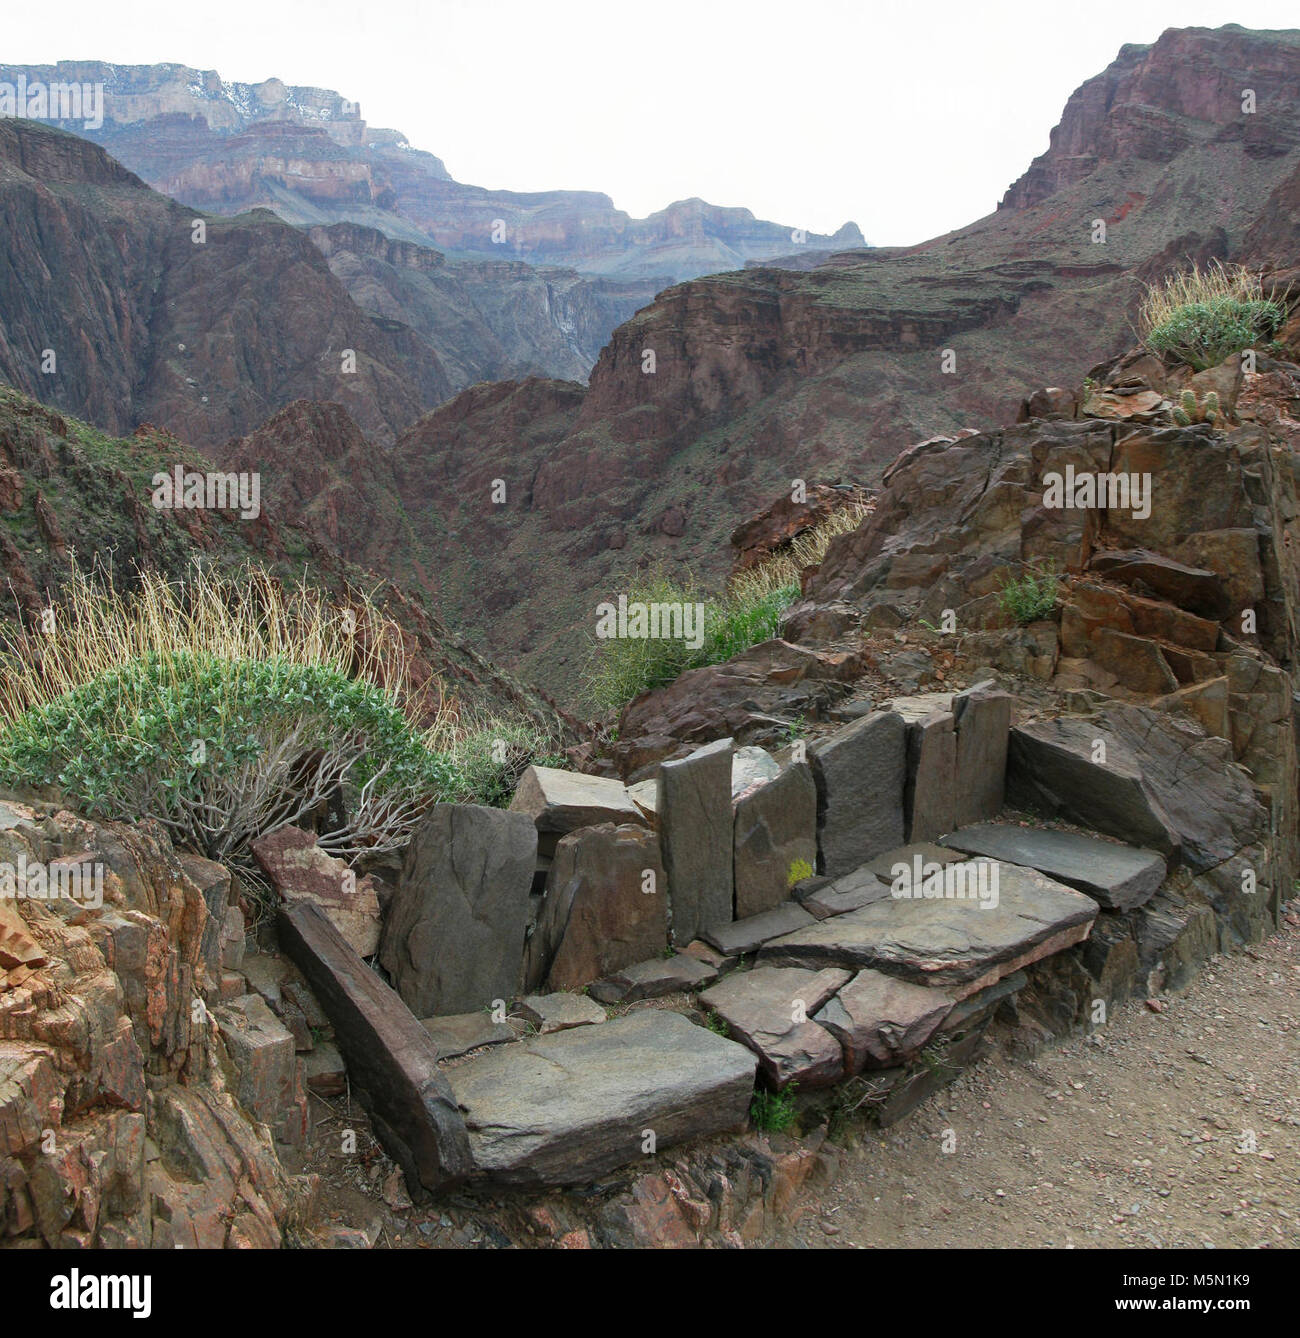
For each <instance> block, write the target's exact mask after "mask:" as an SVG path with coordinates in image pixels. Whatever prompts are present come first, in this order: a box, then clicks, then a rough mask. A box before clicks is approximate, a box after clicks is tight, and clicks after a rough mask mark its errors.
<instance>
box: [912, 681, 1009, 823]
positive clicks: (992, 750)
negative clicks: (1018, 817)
mask: <svg viewBox="0 0 1300 1338" xmlns="http://www.w3.org/2000/svg"><path fill="white" fill-rule="evenodd" d="M952 714H953V720H954V722H955V725H956V729H957V780H956V798H955V803H954V805H953V821H954V824H955V825H956V826H958V827H965V826H968V825H969V824H970V823H972V822H984V821H986V820H987V819H988V818H993V817H996V816H997V815H998V813H1000V812H1001V810H1002V802H1003V796H1004V790H1005V784H1006V770H1007V744H1008V739H1009V735H1010V729H1011V696H1010V694H1009V693H1006V692H999V691H998V690H997V688H996V686H995V685H994V684H993V683H992V682H988V683H977V684H976V685H975V686H974V687H971V688H967V689H966V691H965V692H959V693H957V694H956V696H954V697H953V699H952ZM895 844H898V843H897V842H895Z"/></svg>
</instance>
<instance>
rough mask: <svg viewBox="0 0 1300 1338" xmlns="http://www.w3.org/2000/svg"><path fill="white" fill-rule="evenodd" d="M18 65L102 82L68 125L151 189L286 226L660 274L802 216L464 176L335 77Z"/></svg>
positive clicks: (850, 229) (765, 247)
mask: <svg viewBox="0 0 1300 1338" xmlns="http://www.w3.org/2000/svg"><path fill="white" fill-rule="evenodd" d="M20 73H21V74H23V75H25V77H26V78H27V79H28V80H29V81H33V80H41V81H44V82H46V83H48V82H51V81H72V80H75V81H77V82H84V83H91V84H95V83H102V84H103V85H104V91H105V101H106V106H105V115H104V122H103V125H102V126H100V127H96V128H90V127H87V126H83V125H80V124H77V123H74V122H67V123H65V124H66V128H67V129H69V130H73V131H76V132H77V133H84V134H87V135H90V136H91V137H92V138H94V139H95V140H96V141H97V142H98V143H100V144H102V145H103V146H104V147H105V148H106V149H108V151H109V152H110V153H112V154H113V156H114V157H116V158H119V159H120V160H121V161H122V162H124V163H125V164H126V165H127V166H128V167H130V168H131V170H132V171H134V172H138V173H139V174H140V175H141V176H142V177H143V178H144V179H145V180H146V181H148V182H149V184H150V185H152V186H153V187H155V189H157V190H160V191H162V192H163V193H164V194H167V195H170V196H173V197H175V198H176V199H178V200H181V201H182V202H184V203H185V204H187V205H190V206H191V207H193V208H196V209H204V210H210V211H212V212H216V213H240V212H242V211H244V210H247V209H252V208H256V207H264V208H267V209H272V210H274V211H275V212H276V213H278V214H279V215H280V216H281V217H283V218H284V219H286V220H287V221H289V222H291V223H299V224H304V225H311V224H329V223H337V222H344V221H346V222H352V223H360V224H363V225H366V226H369V227H374V228H378V229H379V230H380V231H382V232H384V233H385V234H386V235H388V236H390V237H394V238H398V239H404V240H408V241H416V242H420V243H422V244H423V245H426V246H432V247H436V248H438V249H440V250H449V251H455V252H465V253H467V254H469V255H473V256H478V257H480V258H483V257H487V258H491V259H493V260H501V259H505V258H510V259H515V260H526V261H527V262H529V263H530V264H534V265H545V266H560V267H565V268H572V269H576V270H579V271H581V272H582V273H584V274H593V275H609V276H612V277H618V278H620V279H624V280H640V281H653V282H654V283H655V285H656V286H657V287H663V286H664V285H665V284H666V283H671V282H673V281H676V280H681V279H687V278H693V277H695V276H696V275H699V274H710V273H713V272H715V271H718V270H724V269H735V268H739V267H740V266H742V265H743V264H744V263H745V262H746V261H747V260H752V259H766V258H769V257H772V256H777V255H781V254H783V253H785V252H788V251H789V250H790V249H791V244H792V236H793V231H794V227H795V225H794V224H778V223H769V222H765V221H763V220H761V219H756V218H755V217H754V216H753V214H752V213H750V211H749V210H748V209H724V208H719V207H718V206H716V205H711V204H708V203H706V202H705V201H703V200H698V199H692V200H679V201H677V202H675V203H673V204H670V205H669V206H668V207H667V208H665V209H662V210H660V211H659V212H657V213H654V214H651V215H650V216H649V217H648V218H644V219H634V218H631V217H629V216H628V215H627V214H626V213H624V212H623V211H622V210H620V209H616V208H615V207H614V202H613V201H612V200H611V199H610V198H609V197H608V196H607V195H601V194H598V193H596V192H592V191H558V190H557V191H539V192H533V193H529V194H522V193H519V192H514V191H493V190H484V189H483V188H481V187H478V186H469V185H463V184H461V183H459V182H456V181H453V180H452V179H451V177H450V176H449V175H448V173H447V170H446V168H445V167H444V166H443V164H442V162H441V160H440V159H438V158H435V157H434V156H433V155H432V154H430V153H424V152H421V151H417V150H415V149H413V148H412V147H411V145H410V144H409V143H408V141H407V139H406V137H405V136H404V135H402V134H401V133H399V132H397V131H394V130H379V129H374V128H372V127H370V126H369V125H367V123H366V122H365V120H364V119H362V115H361V108H360V106H359V105H358V104H356V103H353V102H349V101H348V100H347V99H345V98H343V97H341V96H340V95H339V94H338V93H335V92H332V91H329V90H325V89H318V88H301V87H290V86H288V85H286V84H284V83H282V82H281V81H280V80H278V79H268V80H266V81H265V82H264V83H261V84H240V83H230V82H227V81H225V80H223V79H222V78H221V77H220V76H219V75H218V74H217V73H216V71H214V70H195V69H190V68H188V67H186V66H183V65H152V66H145V65H110V64H107V63H104V62H99V61H61V62H60V63H59V64H58V65H57V66H40V67H23V69H22V70H21V71H19V70H17V69H7V68H6V67H0V79H9V78H16V77H17V75H18V74H20ZM799 242H800V245H801V247H807V248H808V249H811V250H816V249H818V248H821V249H826V248H831V247H848V246H862V245H864V244H865V243H864V242H863V239H862V234H861V233H860V232H859V231H858V229H857V226H856V225H855V224H853V223H846V224H845V225H844V226H843V227H842V228H841V229H840V230H839V231H838V232H836V233H835V235H834V236H831V237H828V236H822V235H819V234H812V233H809V234H806V235H802V236H800V238H799ZM609 328H611V329H612V328H613V327H612V326H611V327H609ZM605 333H608V330H606V332H605ZM551 371H552V373H555V372H561V371H563V369H561V368H552V369H551Z"/></svg>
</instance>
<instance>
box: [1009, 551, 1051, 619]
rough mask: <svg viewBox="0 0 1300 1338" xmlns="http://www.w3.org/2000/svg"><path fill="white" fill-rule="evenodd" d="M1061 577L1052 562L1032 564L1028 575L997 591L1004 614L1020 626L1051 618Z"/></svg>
mask: <svg viewBox="0 0 1300 1338" xmlns="http://www.w3.org/2000/svg"><path fill="white" fill-rule="evenodd" d="M1060 583H1061V577H1060V576H1059V575H1058V574H1057V571H1056V568H1055V565H1054V564H1053V563H1051V562H1044V563H1030V564H1029V566H1028V567H1027V568H1026V569H1025V574H1024V575H1023V576H1020V577H1012V578H1010V579H1008V580H1007V581H1006V582H1005V583H1004V584H1003V586H1002V589H1001V590H1000V591H999V592H998V604H999V605H1000V606H1001V608H1002V611H1003V612H1004V613H1006V614H1007V615H1009V616H1010V617H1011V618H1014V619H1015V621H1016V622H1017V623H1019V624H1020V626H1021V627H1024V626H1025V625H1026V624H1027V623H1033V622H1038V621H1039V619H1041V618H1046V617H1049V616H1050V615H1051V612H1052V610H1053V609H1054V608H1055V607H1056V596H1057V590H1058V587H1059V586H1060Z"/></svg>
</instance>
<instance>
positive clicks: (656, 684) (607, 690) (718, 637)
mask: <svg viewBox="0 0 1300 1338" xmlns="http://www.w3.org/2000/svg"><path fill="white" fill-rule="evenodd" d="M798 595H799V588H798V587H797V586H781V587H778V588H776V589H765V588H763V587H761V586H758V585H753V586H749V587H747V588H744V589H739V590H736V591H733V592H732V593H731V594H728V595H726V596H724V597H722V598H721V599H716V598H709V597H708V596H706V595H704V594H703V593H702V592H701V591H700V590H699V589H698V588H697V587H696V586H695V585H694V584H693V583H691V582H689V581H679V580H675V579H673V578H672V577H669V576H665V575H663V574H656V575H653V576H650V577H648V578H643V579H642V580H640V581H636V582H633V583H632V584H631V585H630V587H629V589H628V591H627V601H628V604H629V605H633V604H638V603H639V604H647V605H650V604H659V605H664V604H682V605H688V604H691V605H693V604H702V605H703V606H704V630H703V637H702V641H703V644H702V645H701V646H699V647H698V648H692V647H690V646H688V645H687V644H686V641H685V640H684V639H682V638H680V637H678V638H671V637H648V636H645V637H632V636H629V637H612V638H609V639H606V640H599V641H596V642H595V643H594V646H593V650H592V654H591V657H590V660H589V663H588V668H587V691H588V693H589V694H590V696H591V699H592V700H593V701H594V702H595V703H596V705H598V706H601V707H605V708H608V709H614V710H617V709H619V708H621V707H623V706H625V705H626V704H627V703H628V702H630V701H631V700H632V699H633V698H634V697H638V696H640V694H641V693H643V692H649V691H651V690H652V689H654V688H661V687H666V686H667V685H668V684H669V683H671V682H673V681H674V680H675V679H676V678H677V677H678V676H679V675H681V674H684V673H685V672H686V671H687V670H688V669H699V668H701V667H702V666H704V665H707V664H722V663H724V662H725V661H727V660H730V659H731V658H732V657H733V656H736V655H739V654H740V653H741V652H742V651H745V650H748V649H749V647H750V646H755V645H758V643H759V642H761V641H767V640H770V639H771V638H772V637H774V636H776V634H777V630H778V624H779V622H780V618H781V614H782V612H783V611H784V610H785V609H786V608H787V607H788V606H789V605H790V604H791V603H793V602H794V600H795V599H797V598H798Z"/></svg>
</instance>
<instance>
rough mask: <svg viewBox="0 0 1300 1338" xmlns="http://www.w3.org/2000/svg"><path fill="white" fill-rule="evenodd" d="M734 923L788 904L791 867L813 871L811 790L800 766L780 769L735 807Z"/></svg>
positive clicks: (814, 787)
mask: <svg viewBox="0 0 1300 1338" xmlns="http://www.w3.org/2000/svg"><path fill="white" fill-rule="evenodd" d="M735 824H736V825H735V857H734V858H735V880H736V919H738V920H744V919H746V918H748V917H749V916H751V915H760V914H761V913H762V912H763V911H770V910H772V909H773V908H774V907H777V906H780V905H781V904H782V903H783V902H785V901H788V900H789V898H790V887H791V881H790V870H791V866H792V865H794V864H795V863H796V862H797V861H802V862H803V863H805V864H806V865H807V866H808V867H807V869H805V870H803V871H802V872H801V873H800V874H799V876H800V877H807V876H808V875H809V874H810V873H811V872H812V871H813V870H814V869H816V867H817V785H816V783H815V782H814V780H813V777H812V768H811V767H809V765H808V764H807V763H806V762H795V763H792V764H791V765H790V766H788V767H786V768H785V770H784V771H782V772H781V773H780V774H779V775H778V776H777V777H776V778H775V779H774V780H769V781H768V782H767V783H766V784H765V785H761V786H759V788H758V789H756V790H752V791H750V792H749V793H748V794H746V795H745V796H744V797H743V798H742V799H739V800H737V801H736V819H735Z"/></svg>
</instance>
